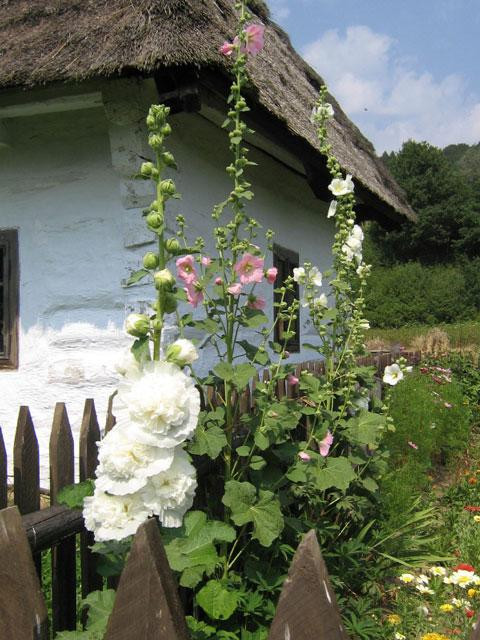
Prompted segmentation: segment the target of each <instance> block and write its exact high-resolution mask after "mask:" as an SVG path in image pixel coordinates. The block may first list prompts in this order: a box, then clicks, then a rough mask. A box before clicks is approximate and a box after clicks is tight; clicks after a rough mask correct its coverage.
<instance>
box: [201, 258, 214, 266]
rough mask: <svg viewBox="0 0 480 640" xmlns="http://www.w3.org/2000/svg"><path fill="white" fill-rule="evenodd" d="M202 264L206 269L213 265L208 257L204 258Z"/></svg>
mask: <svg viewBox="0 0 480 640" xmlns="http://www.w3.org/2000/svg"><path fill="white" fill-rule="evenodd" d="M201 262H202V264H203V266H204V267H209V266H210V265H211V264H212V259H211V258H209V257H208V256H203V257H202V260H201Z"/></svg>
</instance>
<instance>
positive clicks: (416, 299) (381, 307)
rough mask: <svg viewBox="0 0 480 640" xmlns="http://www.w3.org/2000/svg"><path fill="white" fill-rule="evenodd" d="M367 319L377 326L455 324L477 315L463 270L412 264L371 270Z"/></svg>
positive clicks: (453, 267) (367, 299) (367, 297)
mask: <svg viewBox="0 0 480 640" xmlns="http://www.w3.org/2000/svg"><path fill="white" fill-rule="evenodd" d="M366 313H367V317H368V319H369V321H370V323H371V324H372V326H375V327H401V326H404V325H413V324H427V325H432V324H435V323H439V322H454V321H455V320H459V319H468V318H472V317H474V316H475V313H476V310H475V306H474V305H473V303H472V300H471V296H470V295H469V293H468V290H467V285H466V279H465V276H464V275H463V273H462V270H461V269H460V268H459V267H456V266H444V265H438V266H433V267H424V266H422V265H421V264H420V263H418V262H409V263H407V264H403V265H397V266H394V267H376V268H374V269H373V270H372V276H371V280H370V288H369V290H368V292H367V295H366Z"/></svg>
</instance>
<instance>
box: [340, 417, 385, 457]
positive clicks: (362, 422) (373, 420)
mask: <svg viewBox="0 0 480 640" xmlns="http://www.w3.org/2000/svg"><path fill="white" fill-rule="evenodd" d="M384 429H385V416H383V415H381V414H379V413H371V412H370V411H366V410H362V411H360V413H359V414H358V416H356V417H355V418H353V419H351V420H349V421H348V424H347V434H348V436H349V437H350V439H351V440H353V441H354V442H358V443H359V444H367V445H370V447H372V448H374V447H376V446H377V443H378V440H379V439H380V437H381V436H382V435H383V431H384Z"/></svg>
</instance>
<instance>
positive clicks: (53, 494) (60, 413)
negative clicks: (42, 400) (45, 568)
mask: <svg viewBox="0 0 480 640" xmlns="http://www.w3.org/2000/svg"><path fill="white" fill-rule="evenodd" d="M74 481H75V477H74V461H73V436H72V430H71V428H70V423H69V421H68V415H67V410H66V408H65V405H64V403H63V402H57V404H56V406H55V413H54V416H53V425H52V433H51V435H50V502H51V504H52V505H54V504H55V503H56V501H57V495H58V492H59V491H60V489H62V488H63V487H65V486H67V485H69V484H73V482H74ZM75 556H76V549H75V536H71V537H70V538H67V539H66V540H64V541H63V542H60V543H59V544H58V545H57V546H55V547H53V548H52V626H53V632H54V633H55V632H57V631H64V630H68V629H69V630H75V629H76V625H77V606H76V605H77V603H76V599H77V593H76V589H77V585H76V583H77V576H76V561H75Z"/></svg>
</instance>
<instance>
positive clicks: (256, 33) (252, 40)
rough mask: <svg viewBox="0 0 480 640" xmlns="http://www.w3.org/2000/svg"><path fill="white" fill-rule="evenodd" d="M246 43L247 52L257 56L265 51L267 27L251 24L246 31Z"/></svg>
mask: <svg viewBox="0 0 480 640" xmlns="http://www.w3.org/2000/svg"><path fill="white" fill-rule="evenodd" d="M245 34H246V38H247V39H246V43H245V47H244V49H245V52H246V53H249V54H250V55H252V56H256V55H257V53H258V52H259V51H261V50H262V49H263V45H264V34H265V27H264V26H263V24H249V25H248V27H246V29H245Z"/></svg>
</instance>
